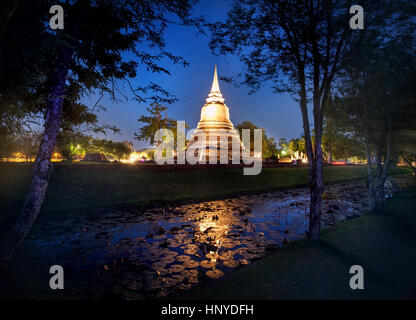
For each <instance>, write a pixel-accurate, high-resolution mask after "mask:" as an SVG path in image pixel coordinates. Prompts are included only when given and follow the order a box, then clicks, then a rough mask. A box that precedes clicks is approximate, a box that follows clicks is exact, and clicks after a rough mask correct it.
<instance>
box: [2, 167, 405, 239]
mask: <svg viewBox="0 0 416 320" xmlns="http://www.w3.org/2000/svg"><path fill="white" fill-rule="evenodd" d="M395 171H396V172H403V171H406V169H395ZM365 174H366V168H365V167H364V166H362V167H361V166H357V167H327V168H324V180H325V182H327V183H328V182H337V181H345V180H351V179H358V178H363V177H364V176H365ZM31 175H32V165H27V164H21V163H14V164H13V163H10V164H8V163H3V164H0V225H1V226H2V228H1V229H3V230H5V229H7V228H8V227H10V226H11V225H12V223H13V222H14V221H15V219H16V215H17V214H18V212H19V210H20V208H21V207H22V204H23V201H24V198H25V195H26V193H27V190H28V187H29V184H30V179H31ZM307 181H308V176H307V168H306V167H298V168H264V169H263V170H262V172H261V173H260V174H259V175H256V176H244V175H243V170H242V168H222V169H221V168H212V169H201V170H185V171H175V170H171V171H155V170H144V169H143V167H142V166H140V165H138V166H133V165H127V164H114V163H107V164H74V165H63V164H55V168H54V171H53V173H52V176H51V181H50V184H49V187H48V191H47V194H46V199H45V202H44V205H43V207H42V211H41V214H40V217H39V219H41V221H42V220H43V221H50V220H49V219H55V220H56V219H59V217H60V216H62V215H63V214H70V215H73V214H74V212H76V213H77V215H82V214H84V213H86V212H87V211H88V210H93V209H95V208H103V207H110V208H112V207H115V206H117V207H145V206H148V205H158V204H166V203H175V202H180V201H185V200H209V199H219V198H225V197H231V196H235V195H239V194H243V193H252V192H260V191H268V190H276V189H280V188H289V187H294V186H301V185H306V184H307ZM87 213H88V212H87ZM0 232H1V230H0Z"/></svg>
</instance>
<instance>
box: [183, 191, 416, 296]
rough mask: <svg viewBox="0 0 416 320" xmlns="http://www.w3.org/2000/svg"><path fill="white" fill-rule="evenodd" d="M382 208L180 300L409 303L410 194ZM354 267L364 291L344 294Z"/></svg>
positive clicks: (412, 280)
mask: <svg viewBox="0 0 416 320" xmlns="http://www.w3.org/2000/svg"><path fill="white" fill-rule="evenodd" d="M387 208H388V211H387V213H386V214H378V215H376V214H366V215H364V216H362V217H360V218H357V219H354V220H350V221H346V222H343V223H341V224H340V225H339V226H337V227H334V228H331V229H328V230H324V231H323V232H322V237H321V240H320V241H318V242H308V241H297V242H293V243H291V244H289V245H287V246H285V247H284V248H282V249H280V250H278V251H277V252H274V253H272V254H271V255H270V256H268V257H266V258H264V259H262V260H260V261H258V262H256V263H253V264H252V265H249V266H247V267H245V268H243V269H241V270H239V271H237V272H234V273H231V274H230V275H228V276H227V277H226V278H225V279H223V280H219V281H217V282H215V283H212V284H210V285H208V286H206V287H203V288H198V289H196V290H194V291H193V292H190V293H187V294H186V295H185V296H182V297H181V298H185V299H188V298H192V299H399V298H402V299H409V298H411V299H415V298H416V274H415V272H414V270H415V268H416V250H415V246H416V236H415V235H416V189H415V188H413V189H411V190H410V191H408V192H403V193H399V194H397V195H396V196H395V197H394V198H393V199H392V200H390V201H389V202H388V206H387ZM355 264H358V265H361V266H362V267H363V268H364V290H351V289H350V288H349V279H350V277H351V276H352V275H350V274H349V268H350V266H352V265H355Z"/></svg>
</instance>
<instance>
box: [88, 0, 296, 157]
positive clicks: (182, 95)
mask: <svg viewBox="0 0 416 320" xmlns="http://www.w3.org/2000/svg"><path fill="white" fill-rule="evenodd" d="M227 3H228V1H221V0H218V1H217V0H215V1H214V0H213V1H208V0H201V2H200V3H199V4H198V5H197V6H196V7H195V10H194V14H195V15H204V16H205V18H206V19H207V20H208V21H211V22H213V21H220V20H225V17H226V13H227V9H228V4H227ZM166 40H167V48H166V49H167V51H170V52H172V53H173V54H175V55H179V56H183V57H184V58H185V59H186V60H187V61H188V62H189V63H190V66H188V67H183V66H180V65H173V64H172V63H170V62H169V61H168V60H165V61H162V65H163V66H164V67H166V68H167V69H168V70H169V71H170V72H171V75H170V76H169V75H166V74H152V73H150V72H145V71H144V72H141V73H140V74H139V76H138V78H137V79H136V80H135V84H140V85H145V84H146V83H147V82H149V81H153V82H156V83H158V84H160V85H162V86H163V87H164V88H165V89H167V90H168V91H169V92H171V93H173V94H175V95H176V96H177V98H178V99H179V101H178V102H176V103H175V104H172V105H171V106H169V109H168V115H169V116H170V117H172V118H174V119H176V120H184V121H186V122H187V123H188V124H189V125H190V128H195V127H196V125H197V123H198V121H199V117H200V111H201V107H202V106H203V104H204V103H205V98H206V97H207V94H208V93H209V91H210V88H211V83H212V77H213V73H214V64H215V63H216V64H217V66H218V74H219V76H225V77H230V76H236V75H237V74H238V73H240V72H241V71H243V70H244V65H243V64H242V63H241V62H240V61H239V59H238V57H233V56H215V55H214V54H212V52H211V51H210V49H209V47H208V42H209V39H208V38H207V36H204V35H197V34H196V30H195V29H187V28H185V27H181V26H176V25H175V26H169V29H168V32H167V35H166ZM220 89H221V92H222V94H223V97H224V98H225V103H226V104H227V106H228V107H229V109H230V118H231V121H232V122H233V123H234V125H236V124H238V123H240V122H242V121H244V120H249V121H251V122H253V123H254V124H255V125H257V126H259V127H262V128H264V129H265V130H266V134H267V135H268V136H272V137H274V138H275V139H276V141H278V139H280V138H283V137H284V138H289V139H290V138H293V137H298V136H300V134H301V132H302V121H301V114H300V110H299V107H298V105H297V103H296V102H295V101H293V99H292V98H291V97H290V96H289V95H288V94H276V93H273V92H272V90H271V88H270V86H268V85H267V84H265V85H264V87H263V88H262V89H261V90H259V91H258V92H256V93H255V94H251V95H248V91H249V89H248V88H247V87H246V86H239V87H235V86H234V85H232V84H228V83H225V82H224V81H220ZM95 100H96V98H95V97H91V98H89V99H87V100H86V101H85V102H86V103H94V102H95ZM103 104H104V105H105V106H106V107H107V111H106V112H102V113H100V114H99V119H100V120H101V121H103V122H105V123H107V124H113V125H116V126H117V127H118V128H120V130H121V134H117V135H113V134H108V135H107V139H113V140H116V141H123V140H129V141H132V142H133V144H134V147H135V148H136V149H138V148H143V147H146V146H148V145H147V144H146V143H145V142H140V141H137V140H135V139H134V132H137V131H138V128H139V126H140V125H141V124H140V123H138V122H137V119H138V118H139V117H140V116H141V115H142V114H143V113H144V111H145V107H146V105H145V104H143V103H142V104H138V103H137V102H136V101H134V100H129V101H123V102H119V103H113V102H112V101H111V100H110V99H108V98H104V99H103Z"/></svg>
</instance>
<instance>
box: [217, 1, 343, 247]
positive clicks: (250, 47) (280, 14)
mask: <svg viewBox="0 0 416 320" xmlns="http://www.w3.org/2000/svg"><path fill="white" fill-rule="evenodd" d="M349 8H350V2H349V1H272V0H262V1H254V0H241V1H236V2H235V3H234V5H233V8H232V9H231V11H230V12H229V13H228V18H227V20H226V21H225V22H224V23H218V24H215V25H213V27H212V28H213V35H212V41H211V46H212V48H213V49H218V51H219V52H220V53H223V54H226V53H233V54H240V56H241V60H242V61H243V62H245V64H246V66H247V72H246V73H245V80H244V83H245V84H247V85H249V86H250V87H252V88H253V90H256V89H258V88H259V87H260V86H262V85H263V84H264V83H265V82H267V81H269V82H271V83H272V84H273V89H274V90H275V91H276V92H282V91H287V92H290V93H292V94H294V95H295V96H296V99H297V100H298V101H299V106H300V109H301V113H302V120H303V128H304V136H305V142H306V153H307V157H308V166H309V182H310V208H309V217H310V219H309V230H308V233H307V234H308V238H310V239H317V238H318V237H319V230H320V225H321V222H320V216H321V195H322V192H323V179H322V148H321V143H322V124H323V115H324V110H325V105H326V102H327V99H328V97H329V95H330V90H331V85H332V82H333V80H334V77H335V75H336V74H337V71H338V70H339V64H340V60H341V59H340V58H341V55H342V54H343V49H344V46H345V43H346V39H347V38H348V37H349V34H350V31H351V30H350V27H349V17H350V16H349ZM309 88H311V92H308V89H309ZM308 101H311V102H312V113H313V125H314V130H315V141H314V142H313V141H312V133H311V121H310V119H309V113H308Z"/></svg>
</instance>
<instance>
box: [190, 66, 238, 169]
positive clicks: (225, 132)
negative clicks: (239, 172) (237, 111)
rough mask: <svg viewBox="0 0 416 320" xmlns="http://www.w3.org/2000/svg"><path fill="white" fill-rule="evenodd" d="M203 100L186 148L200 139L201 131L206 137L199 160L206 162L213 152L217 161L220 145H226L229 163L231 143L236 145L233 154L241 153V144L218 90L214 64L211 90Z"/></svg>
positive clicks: (231, 154)
mask: <svg viewBox="0 0 416 320" xmlns="http://www.w3.org/2000/svg"><path fill="white" fill-rule="evenodd" d="M205 101H206V103H205V104H204V106H203V107H202V109H201V119H200V121H199V123H198V127H197V130H196V131H195V133H194V134H193V135H192V137H191V139H190V142H189V144H188V148H189V146H191V145H192V144H194V143H195V142H196V141H198V140H199V141H200V140H201V139H199V137H200V136H201V134H202V133H203V134H205V137H206V148H204V150H202V149H200V150H199V151H198V152H199V154H198V158H199V160H200V161H201V162H206V163H208V159H209V156H210V154H212V153H215V154H216V158H217V160H218V161H217V162H218V163H219V162H220V146H221V145H222V146H224V145H227V146H228V151H227V163H230V162H231V160H232V156H233V153H232V144H233V143H234V144H235V146H237V148H236V147H234V155H235V152H237V153H241V150H242V148H243V146H242V144H241V141H240V135H239V133H238V131H237V130H235V129H234V126H233V124H232V122H231V121H230V113H229V109H228V107H227V105H226V104H225V102H224V101H225V99H224V98H223V96H222V94H221V91H220V86H219V82H218V75H217V66H216V65H215V71H214V78H213V80H212V86H211V92H210V93H209V94H208V98H206V99H205ZM195 156H196V154H195ZM214 157H215V156H214ZM204 159H205V160H204Z"/></svg>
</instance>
